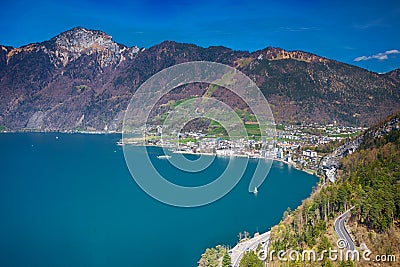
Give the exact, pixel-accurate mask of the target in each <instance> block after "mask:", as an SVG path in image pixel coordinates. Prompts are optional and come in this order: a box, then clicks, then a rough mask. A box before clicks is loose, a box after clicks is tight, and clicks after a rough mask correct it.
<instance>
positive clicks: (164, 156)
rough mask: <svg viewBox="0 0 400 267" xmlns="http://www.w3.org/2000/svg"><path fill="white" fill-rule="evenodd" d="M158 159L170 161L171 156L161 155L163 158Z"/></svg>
mask: <svg viewBox="0 0 400 267" xmlns="http://www.w3.org/2000/svg"><path fill="white" fill-rule="evenodd" d="M157 158H158V159H169V158H171V156H169V155H161V156H157Z"/></svg>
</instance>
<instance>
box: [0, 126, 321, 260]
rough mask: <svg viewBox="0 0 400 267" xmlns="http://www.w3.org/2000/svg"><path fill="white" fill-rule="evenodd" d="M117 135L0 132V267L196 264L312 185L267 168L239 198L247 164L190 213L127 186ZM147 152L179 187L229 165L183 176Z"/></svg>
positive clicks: (275, 217) (275, 218)
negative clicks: (226, 189)
mask: <svg viewBox="0 0 400 267" xmlns="http://www.w3.org/2000/svg"><path fill="white" fill-rule="evenodd" d="M120 138H121V136H120V135H118V134H108V135H89V134H61V133H3V134H0V148H1V156H0V160H1V176H0V266H24V267H25V266H41V267H46V266H49V267H50V266H51V267H55V266H68V267H70V266H140V267H142V266H143V267H153V266H154V267H156V266H157V267H159V266H171V267H190V266H197V261H198V260H199V259H200V256H201V254H202V253H203V252H204V250H205V248H207V247H212V246H215V245H217V244H225V245H229V246H232V247H233V246H234V245H235V244H236V243H237V236H238V233H239V232H241V231H245V230H246V231H248V232H249V233H250V234H254V232H257V231H260V232H264V231H268V230H269V229H270V227H271V226H273V225H275V224H277V223H278V222H279V221H280V219H281V218H282V214H283V212H284V211H285V210H286V209H287V207H290V208H291V209H294V208H295V207H297V206H298V205H299V204H300V203H301V201H302V199H304V198H306V197H308V196H309V195H310V193H311V190H312V187H313V186H314V185H316V183H317V181H318V178H317V177H315V176H311V175H309V174H307V173H304V172H301V171H298V170H296V169H294V168H293V167H290V166H288V165H286V164H283V163H281V162H274V163H273V165H272V168H271V171H270V173H269V175H268V177H267V179H266V180H265V182H264V183H263V185H262V186H261V187H260V188H258V194H257V195H254V194H252V193H249V192H248V186H249V183H250V180H251V177H252V171H254V168H255V166H256V163H257V160H256V159H253V160H250V162H249V165H248V167H247V169H246V172H245V174H244V176H243V178H242V179H241V181H240V182H239V183H238V185H237V186H236V187H235V188H234V189H233V190H232V191H231V192H230V193H228V194H227V195H226V196H224V197H223V198H221V199H219V200H218V201H216V202H214V203H211V204H209V205H206V206H201V207H196V208H179V207H173V206H169V205H166V204H163V203H161V202H158V201H157V200H155V199H153V198H151V197H150V196H148V195H147V194H146V193H145V192H143V191H142V190H141V189H140V188H139V186H138V185H137V184H136V183H135V181H134V180H133V179H132V177H131V175H130V173H129V170H128V168H127V166H126V163H125V160H124V155H123V151H122V147H120V146H117V145H116V142H117V141H118V140H119V139H120ZM148 151H149V154H150V156H151V157H153V159H152V161H153V163H154V164H155V165H159V167H160V169H161V170H162V172H163V173H165V174H167V175H168V176H169V177H170V180H171V181H174V182H175V183H177V184H182V185H197V184H204V183H208V182H210V181H211V180H212V179H213V177H212V175H213V174H215V173H219V172H221V168H223V166H225V164H226V162H227V161H228V160H229V159H227V158H218V157H217V158H216V159H215V160H214V162H213V163H212V164H211V165H210V166H209V168H208V169H207V170H206V171H205V172H204V173H200V174H192V173H185V172H182V171H178V170H176V169H175V168H174V167H173V166H172V165H170V164H168V162H167V161H166V160H165V159H164V160H162V159H157V158H156V155H160V154H163V153H162V149H161V148H157V147H148ZM140 156H141V155H138V157H140ZM190 157H196V156H189V158H190ZM233 160H241V159H233Z"/></svg>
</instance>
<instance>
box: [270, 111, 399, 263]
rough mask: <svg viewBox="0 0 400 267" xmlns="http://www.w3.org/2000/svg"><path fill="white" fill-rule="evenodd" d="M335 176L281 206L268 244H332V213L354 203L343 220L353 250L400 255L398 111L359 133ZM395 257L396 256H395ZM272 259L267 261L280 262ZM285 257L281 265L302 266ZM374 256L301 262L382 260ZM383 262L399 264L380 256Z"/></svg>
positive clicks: (319, 247) (279, 246)
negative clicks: (292, 206)
mask: <svg viewBox="0 0 400 267" xmlns="http://www.w3.org/2000/svg"><path fill="white" fill-rule="evenodd" d="M340 164H341V166H340V171H339V179H338V180H337V182H336V183H334V184H328V185H324V186H320V187H319V188H318V189H317V190H316V191H315V192H314V193H313V194H312V196H311V197H310V198H309V199H307V200H305V201H303V203H302V205H301V206H300V207H298V208H297V209H296V210H295V211H293V212H291V211H289V210H288V211H286V212H285V214H284V219H283V220H282V222H281V223H280V224H279V225H277V226H275V227H274V228H273V229H272V234H271V236H272V244H271V246H270V249H274V250H276V251H279V250H291V249H295V250H297V251H302V250H305V249H315V250H316V251H317V252H318V251H319V252H321V251H322V250H324V249H328V248H329V247H332V248H335V249H337V244H336V242H337V239H338V237H337V236H336V234H335V233H334V230H333V222H334V219H335V218H336V217H337V216H339V215H340V214H341V213H342V212H344V211H346V210H347V209H349V208H350V207H352V206H354V209H352V211H351V217H350V218H349V220H348V222H347V229H348V230H349V231H350V234H351V236H352V239H353V241H354V242H355V245H356V247H357V249H358V250H360V251H362V250H363V249H364V250H365V249H366V248H368V249H369V250H371V252H372V255H371V257H370V258H371V259H373V258H374V257H375V255H378V254H385V255H397V256H399V255H400V228H399V227H400V224H399V222H400V221H399V219H400V114H399V113H398V114H396V115H394V116H391V117H389V118H388V119H386V120H385V121H383V122H381V123H379V124H377V125H376V126H374V127H372V128H371V129H370V130H368V131H367V132H365V133H364V134H363V142H362V143H361V145H360V147H359V149H358V150H357V151H356V152H354V153H352V154H350V155H348V156H346V157H345V158H343V159H342V160H341V163H340ZM397 260H398V259H397ZM282 264H283V263H282V262H278V261H275V262H272V263H271V264H270V265H269V266H281V265H282ZM304 264H305V263H300V262H298V263H294V262H291V263H286V264H283V265H285V266H304ZM382 264H383V263H378V262H365V261H360V262H338V261H336V262H334V261H330V260H328V259H326V260H325V261H324V262H314V263H312V262H309V263H306V266H321V265H322V266H353V265H355V266H382ZM384 264H385V265H384V266H398V265H396V264H398V262H397V263H396V262H392V263H388V262H385V263H384Z"/></svg>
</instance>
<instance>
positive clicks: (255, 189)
mask: <svg viewBox="0 0 400 267" xmlns="http://www.w3.org/2000/svg"><path fill="white" fill-rule="evenodd" d="M253 193H254V194H257V193H258V189H257V186H256V187H254V191H253Z"/></svg>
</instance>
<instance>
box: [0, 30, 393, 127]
mask: <svg viewBox="0 0 400 267" xmlns="http://www.w3.org/2000/svg"><path fill="white" fill-rule="evenodd" d="M0 48H1V49H0V126H5V127H7V128H8V129H12V130H19V129H25V128H34V129H40V130H67V129H85V130H104V129H108V130H117V129H118V128H120V125H121V121H122V118H123V113H124V110H125V108H126V106H127V104H128V102H129V99H130V98H131V96H132V93H133V92H134V91H135V90H136V89H137V88H138V86H140V84H141V83H142V82H144V81H145V80H146V79H147V78H149V77H150V76H151V75H153V74H155V73H157V72H158V71H160V70H162V69H164V68H166V67H170V66H172V65H174V64H177V63H182V62H188V61H194V60H208V61H215V62H220V63H224V64H228V65H230V66H234V67H236V68H238V69H239V70H241V71H243V72H244V73H245V74H247V75H248V76H249V77H250V78H251V79H253V80H254V81H255V82H256V83H257V85H258V86H259V87H260V89H261V90H262V91H263V93H264V95H265V96H266V97H267V99H268V101H269V102H270V104H271V109H272V111H273V113H274V116H275V119H276V120H277V121H278V122H280V121H290V122H302V121H306V122H332V121H333V120H336V121H337V122H339V123H342V124H352V125H370V124H372V123H373V122H375V121H377V120H378V119H379V118H381V117H385V116H386V115H388V114H390V113H392V112H394V111H396V110H398V109H400V101H399V100H400V99H399V98H400V79H399V75H398V73H399V72H398V71H393V72H391V73H388V74H384V75H379V74H376V73H372V72H369V71H366V70H364V69H360V68H358V67H354V66H351V65H347V64H343V63H340V62H336V61H332V60H329V59H326V58H322V57H319V56H317V55H313V54H310V53H306V52H301V51H291V52H289V51H285V50H283V49H280V48H271V47H269V48H266V49H264V50H260V51H257V52H254V53H248V52H243V51H233V50H231V49H228V48H225V47H209V48H202V47H198V46H196V45H191V44H180V43H175V42H170V41H166V42H163V43H161V44H158V45H156V46H154V47H151V48H149V49H141V50H140V49H139V48H137V47H126V46H124V45H122V44H118V43H116V42H114V41H113V40H112V37H111V36H109V35H107V34H105V33H104V32H101V31H95V30H87V29H84V28H81V27H77V28H74V29H72V30H70V31H67V32H64V33H61V34H60V35H58V36H56V37H54V38H52V39H51V40H49V41H45V42H42V43H37V44H30V45H27V46H23V47H20V48H12V47H6V46H0ZM203 87H204V85H203V86H202V85H193V86H190V87H187V88H185V89H184V90H183V89H182V90H181V91H180V92H178V93H177V94H174V95H171V96H169V97H170V98H171V99H177V98H179V97H187V96H190V95H193V94H196V95H199V94H203V93H205V92H206V90H205V89H204V88H203ZM214 96H216V97H218V98H221V99H224V100H225V101H227V102H229V104H232V105H233V106H235V105H237V107H239V108H242V106H241V104H240V103H239V102H238V101H236V100H234V97H233V96H232V95H230V94H228V93H227V92H226V91H224V90H220V91H217V92H214Z"/></svg>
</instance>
